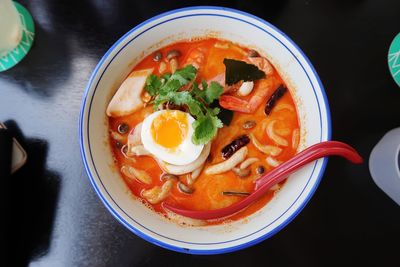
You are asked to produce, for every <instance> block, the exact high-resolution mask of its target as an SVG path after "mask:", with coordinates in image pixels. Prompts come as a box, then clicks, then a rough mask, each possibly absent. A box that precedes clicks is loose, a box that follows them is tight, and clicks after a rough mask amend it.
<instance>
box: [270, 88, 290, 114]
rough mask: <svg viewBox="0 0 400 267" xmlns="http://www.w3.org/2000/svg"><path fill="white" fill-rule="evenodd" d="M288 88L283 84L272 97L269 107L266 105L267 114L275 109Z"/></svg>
mask: <svg viewBox="0 0 400 267" xmlns="http://www.w3.org/2000/svg"><path fill="white" fill-rule="evenodd" d="M286 91H287V88H286V87H285V86H284V85H283V84H281V85H279V87H278V89H276V90H275V92H274V93H273V94H272V95H271V97H270V98H269V99H268V101H267V105H265V114H267V115H269V114H270V113H271V111H272V109H273V108H274V107H275V104H276V102H277V101H278V100H279V99H280V98H281V97H282V96H283V95H284V94H285V93H286Z"/></svg>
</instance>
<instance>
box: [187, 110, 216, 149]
mask: <svg viewBox="0 0 400 267" xmlns="http://www.w3.org/2000/svg"><path fill="white" fill-rule="evenodd" d="M192 126H193V128H194V133H193V136H192V142H193V144H195V145H198V144H206V143H208V142H210V141H211V140H212V139H213V138H214V137H215V135H216V134H217V130H218V128H221V127H222V126H223V124H222V122H221V121H220V120H219V119H218V117H216V116H213V115H212V114H210V113H207V115H205V116H202V117H199V118H197V120H196V121H194V122H193V124H192Z"/></svg>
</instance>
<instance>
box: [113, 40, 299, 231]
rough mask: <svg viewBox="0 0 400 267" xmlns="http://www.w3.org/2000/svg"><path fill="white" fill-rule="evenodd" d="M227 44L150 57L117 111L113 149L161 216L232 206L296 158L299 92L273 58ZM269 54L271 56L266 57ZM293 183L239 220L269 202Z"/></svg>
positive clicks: (179, 47) (129, 81) (176, 46)
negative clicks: (177, 210) (167, 206)
mask: <svg viewBox="0 0 400 267" xmlns="http://www.w3.org/2000/svg"><path fill="white" fill-rule="evenodd" d="M263 52H264V51H255V50H253V49H250V48H248V47H245V46H242V45H240V44H237V43H234V42H231V41H228V40H224V39H217V38H192V39H190V40H184V41H178V42H175V43H172V44H170V45H168V46H165V47H162V48H160V49H158V50H157V51H156V52H154V53H152V54H150V55H148V56H146V57H145V58H143V59H142V60H141V61H140V62H139V63H138V64H136V66H135V67H133V69H132V71H131V73H130V74H129V75H128V77H127V78H126V79H125V80H124V81H123V82H122V84H121V85H120V86H119V88H118V89H117V91H116V92H115V94H114V96H113V97H112V99H111V101H110V102H109V104H108V107H107V110H106V114H107V116H108V118H109V119H108V120H109V124H108V125H109V137H110V145H111V149H112V153H113V156H114V158H115V164H116V166H117V168H118V170H119V171H120V174H121V177H122V178H123V179H124V181H125V183H126V184H127V186H128V187H129V189H130V190H131V192H132V193H133V194H134V195H135V196H136V197H138V198H140V199H141V200H142V201H143V202H145V203H146V204H148V206H149V207H150V208H151V209H153V210H154V211H155V212H158V213H160V214H163V215H165V216H166V217H168V216H170V212H168V210H166V209H165V208H164V207H163V203H168V204H170V205H175V206H180V207H184V208H187V209H191V210H212V209H219V208H224V207H227V206H230V205H232V204H234V203H236V202H238V201H240V199H241V198H243V197H246V196H247V195H249V194H250V193H251V192H252V191H253V190H254V187H255V183H254V181H255V180H256V179H258V178H260V177H261V176H262V175H263V174H265V173H267V172H269V171H270V170H271V169H273V168H275V167H277V166H278V165H279V164H280V163H282V162H284V161H286V160H288V159H290V158H291V157H292V156H293V155H294V154H296V152H297V148H298V146H299V140H300V122H299V121H300V119H299V116H298V113H297V108H296V105H295V101H294V99H293V97H292V95H291V92H290V88H288V86H287V84H286V83H285V82H284V80H283V79H282V77H281V76H280V75H279V73H278V71H277V70H276V69H275V68H274V66H273V65H272V64H271V63H270V62H269V61H268V59H267V58H266V57H265V55H263ZM265 52H266V53H268V51H265ZM282 186H283V183H281V184H279V185H277V186H274V187H273V188H272V189H271V190H270V191H269V192H268V193H267V194H265V195H264V196H263V198H261V199H260V200H258V201H256V202H255V203H253V204H252V205H250V206H249V207H247V208H246V209H244V210H242V211H241V212H239V213H236V214H234V215H232V216H229V217H225V218H220V219H214V220H207V221H205V222H204V223H205V224H208V225H211V224H212V225H215V224H221V223H224V222H227V221H232V220H233V221H234V220H239V219H242V218H244V217H246V216H248V215H250V214H252V213H254V212H256V211H257V210H259V209H261V208H262V207H264V206H265V205H266V203H268V202H269V201H270V200H271V199H272V198H273V197H274V194H275V193H276V192H277V191H278V190H279V189H280V188H281V187H282Z"/></svg>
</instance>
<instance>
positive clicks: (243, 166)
mask: <svg viewBox="0 0 400 267" xmlns="http://www.w3.org/2000/svg"><path fill="white" fill-rule="evenodd" d="M257 161H259V159H258V158H248V159H246V160H245V161H243V162H242V163H241V164H240V168H241V169H246V168H247V167H249V166H250V165H251V164H253V163H254V162H257Z"/></svg>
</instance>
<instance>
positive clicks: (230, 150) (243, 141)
mask: <svg viewBox="0 0 400 267" xmlns="http://www.w3.org/2000/svg"><path fill="white" fill-rule="evenodd" d="M249 142H250V138H249V137H248V136H247V135H241V136H239V137H238V138H236V139H235V140H233V141H232V142H231V143H229V144H228V145H226V146H225V147H224V148H223V149H222V151H221V153H222V157H223V158H224V159H228V158H230V157H231V156H232V155H233V154H234V153H235V152H236V151H238V150H239V149H240V148H242V147H244V146H245V145H247V144H248V143H249Z"/></svg>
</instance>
